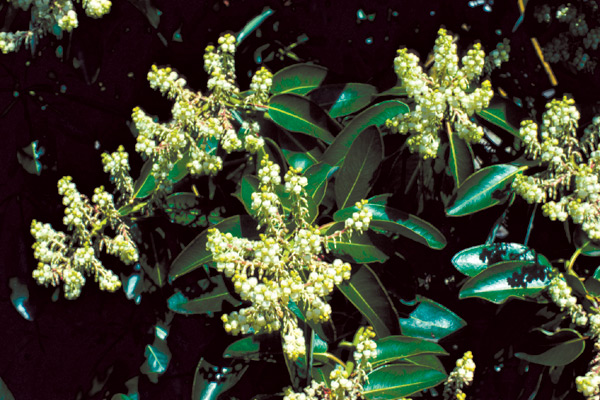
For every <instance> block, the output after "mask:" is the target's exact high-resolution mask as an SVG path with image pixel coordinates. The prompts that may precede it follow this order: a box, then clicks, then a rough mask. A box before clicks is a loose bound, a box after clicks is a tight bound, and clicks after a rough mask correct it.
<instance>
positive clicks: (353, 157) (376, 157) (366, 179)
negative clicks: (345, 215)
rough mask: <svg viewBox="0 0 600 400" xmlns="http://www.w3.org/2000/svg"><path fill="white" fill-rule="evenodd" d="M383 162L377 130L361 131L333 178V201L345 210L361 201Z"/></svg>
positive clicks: (372, 128)
mask: <svg viewBox="0 0 600 400" xmlns="http://www.w3.org/2000/svg"><path fill="white" fill-rule="evenodd" d="M382 160H383V140H382V138H381V135H380V134H379V129H377V128H376V127H369V128H367V129H365V130H364V131H362V132H361V133H360V134H359V135H358V137H357V138H356V140H355V141H354V143H352V146H351V147H350V150H349V151H348V156H347V157H346V159H345V160H344V162H343V163H342V166H341V167H340V170H339V171H338V172H337V175H336V178H335V201H336V203H337V206H338V208H345V207H348V206H350V205H353V204H354V203H356V202H357V201H360V200H362V199H363V198H365V196H366V195H367V194H368V193H369V191H370V190H371V184H372V182H373V176H374V175H375V172H376V171H377V169H378V168H379V164H380V163H381V161H382Z"/></svg>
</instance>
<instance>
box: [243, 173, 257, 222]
mask: <svg viewBox="0 0 600 400" xmlns="http://www.w3.org/2000/svg"><path fill="white" fill-rule="evenodd" d="M258 186H259V181H258V177H256V176H254V175H245V176H244V177H243V178H242V182H241V188H240V197H239V199H240V200H241V202H242V204H243V205H244V208H245V209H246V212H247V213H248V214H250V215H256V212H255V211H254V210H252V193H254V192H256V191H258Z"/></svg>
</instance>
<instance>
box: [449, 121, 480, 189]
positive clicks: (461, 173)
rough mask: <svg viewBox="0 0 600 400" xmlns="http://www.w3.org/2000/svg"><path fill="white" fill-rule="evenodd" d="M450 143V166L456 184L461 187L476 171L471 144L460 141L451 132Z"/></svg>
mask: <svg viewBox="0 0 600 400" xmlns="http://www.w3.org/2000/svg"><path fill="white" fill-rule="evenodd" d="M448 141H449V150H450V154H449V157H448V165H449V166H450V173H451V174H452V178H454V183H455V185H456V187H459V186H460V185H461V184H462V183H463V182H464V181H465V180H466V179H467V178H468V177H469V176H470V175H471V174H472V173H473V172H474V171H475V165H474V164H473V151H472V150H471V147H470V146H469V144H468V143H466V142H465V141H464V140H462V139H459V138H458V137H457V136H456V134H455V133H454V132H450V134H449V135H448Z"/></svg>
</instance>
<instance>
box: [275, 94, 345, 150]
mask: <svg viewBox="0 0 600 400" xmlns="http://www.w3.org/2000/svg"><path fill="white" fill-rule="evenodd" d="M269 116H270V117H271V119H273V121H274V122H275V123H276V124H277V125H279V126H281V127H283V128H285V129H287V130H289V131H292V132H299V133H304V134H306V135H310V136H312V137H315V138H317V139H321V140H322V141H324V142H325V143H331V142H333V140H334V136H333V135H334V134H336V133H338V132H339V131H340V127H339V125H338V124H337V122H335V121H334V120H333V119H331V117H330V116H329V115H328V114H327V113H326V112H325V111H323V109H322V108H321V107H319V106H318V105H316V104H315V103H313V102H312V101H310V100H308V99H307V98H305V97H302V96H299V95H296V94H278V95H275V96H273V97H271V99H270V100H269Z"/></svg>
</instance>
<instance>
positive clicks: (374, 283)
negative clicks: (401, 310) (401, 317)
mask: <svg viewBox="0 0 600 400" xmlns="http://www.w3.org/2000/svg"><path fill="white" fill-rule="evenodd" d="M337 286H338V288H339V289H340V291H341V292H342V293H343V294H344V295H345V296H346V298H348V300H350V302H351V303H352V304H354V306H355V307H356V308H357V309H358V311H360V313H361V314H362V315H364V316H365V318H366V319H367V320H368V321H369V323H370V324H371V326H372V327H373V329H374V330H375V333H376V334H377V337H379V338H384V337H386V336H389V335H391V334H392V333H395V332H398V331H399V330H400V329H399V325H398V317H397V316H396V312H395V311H394V308H393V306H392V303H391V301H390V298H389V297H388V295H387V292H386V290H385V288H384V287H383V285H382V283H381V281H380V280H379V278H378V277H377V275H376V274H375V272H373V270H372V269H371V268H369V267H367V266H366V265H361V266H359V267H358V268H357V269H356V270H355V271H353V273H352V277H351V278H350V280H349V281H344V282H342V283H341V284H339V285H337Z"/></svg>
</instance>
